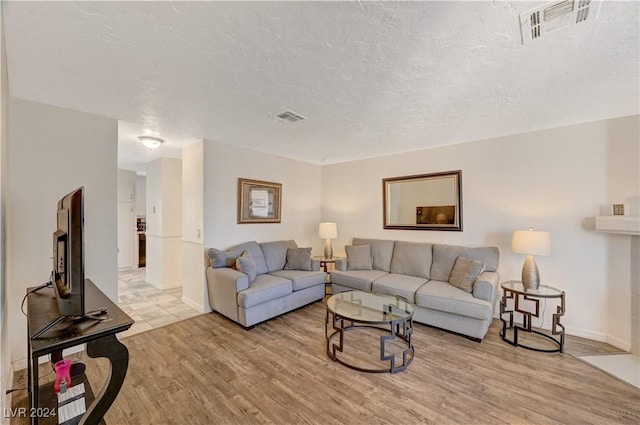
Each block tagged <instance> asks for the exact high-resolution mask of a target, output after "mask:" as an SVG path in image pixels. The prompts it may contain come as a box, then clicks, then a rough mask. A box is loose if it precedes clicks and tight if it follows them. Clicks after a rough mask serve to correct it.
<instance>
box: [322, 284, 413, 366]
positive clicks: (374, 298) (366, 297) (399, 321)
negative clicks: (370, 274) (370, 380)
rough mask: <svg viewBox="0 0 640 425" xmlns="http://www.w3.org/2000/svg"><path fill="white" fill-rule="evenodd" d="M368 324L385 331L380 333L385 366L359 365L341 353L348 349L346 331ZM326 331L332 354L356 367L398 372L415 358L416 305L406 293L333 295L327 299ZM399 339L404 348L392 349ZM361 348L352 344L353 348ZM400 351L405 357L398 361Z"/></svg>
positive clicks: (344, 362) (370, 326) (353, 292)
mask: <svg viewBox="0 0 640 425" xmlns="http://www.w3.org/2000/svg"><path fill="white" fill-rule="evenodd" d="M367 328H368V329H375V330H376V331H380V332H382V333H383V334H382V335H380V362H382V363H383V364H384V367H380V368H368V367H363V366H358V365H357V364H354V362H353V360H350V359H347V358H345V357H343V356H342V355H341V353H344V350H345V333H346V332H347V331H358V330H360V332H363V330H364V329H367ZM324 331H325V338H326V342H327V355H328V356H329V358H331V359H332V360H333V361H335V362H338V363H341V364H343V365H345V366H347V367H350V368H352V369H355V370H359V371H362V372H374V373H382V372H390V373H396V372H401V371H403V370H405V369H406V368H407V366H409V365H410V364H411V362H412V361H413V357H414V349H413V343H412V342H411V335H412V333H413V308H412V307H411V305H410V304H409V302H408V301H407V300H406V299H404V298H402V297H397V296H393V295H385V294H377V293H375V292H363V291H348V292H341V293H339V294H336V295H333V296H331V297H330V298H329V299H328V300H327V315H326V319H325V326H324ZM399 342H400V343H401V345H402V347H401V349H400V350H399V351H398V350H396V351H398V352H397V353H393V352H391V351H392V349H391V348H392V346H393V347H396V346H397V345H398V343H399ZM357 348H358V347H353V346H352V347H350V350H351V349H354V350H355V349H357ZM396 355H398V357H400V356H401V357H402V363H401V364H399V365H396V363H399V362H396ZM387 362H388V363H387ZM387 364H388V366H387Z"/></svg>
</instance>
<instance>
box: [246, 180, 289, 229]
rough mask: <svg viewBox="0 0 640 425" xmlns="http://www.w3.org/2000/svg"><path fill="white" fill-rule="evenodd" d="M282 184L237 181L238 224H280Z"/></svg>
mask: <svg viewBox="0 0 640 425" xmlns="http://www.w3.org/2000/svg"><path fill="white" fill-rule="evenodd" d="M281 205H282V184H280V183H272V182H266V181H261V180H251V179H243V178H239V179H238V224H248V223H280V211H281Z"/></svg>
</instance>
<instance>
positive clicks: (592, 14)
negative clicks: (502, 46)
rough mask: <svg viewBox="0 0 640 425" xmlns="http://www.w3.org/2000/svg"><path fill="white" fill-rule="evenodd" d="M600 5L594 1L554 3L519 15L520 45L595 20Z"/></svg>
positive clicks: (580, 0) (572, 0)
mask: <svg viewBox="0 0 640 425" xmlns="http://www.w3.org/2000/svg"><path fill="white" fill-rule="evenodd" d="M600 3H601V2H600V1H595V0H593V1H592V0H564V1H556V2H553V3H547V4H546V5H544V6H540V7H537V8H535V9H531V10H529V11H527V12H524V13H521V14H520V30H521V32H522V43H523V44H528V43H531V42H532V41H535V40H537V39H539V38H541V37H542V36H544V35H546V34H549V33H552V32H554V31H557V30H559V29H562V28H566V27H569V26H571V25H575V24H579V23H580V22H584V21H586V20H587V19H589V20H593V19H595V18H596V17H597V15H598V11H599V9H600Z"/></svg>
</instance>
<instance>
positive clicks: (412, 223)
mask: <svg viewBox="0 0 640 425" xmlns="http://www.w3.org/2000/svg"><path fill="white" fill-rule="evenodd" d="M382 197H383V208H384V211H383V217H384V218H383V220H384V223H383V227H384V228H385V229H400V230H449V231H462V170H456V171H446V172H441V173H432V174H420V175H414V176H402V177H390V178H386V179H383V180H382Z"/></svg>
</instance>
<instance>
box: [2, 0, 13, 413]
mask: <svg viewBox="0 0 640 425" xmlns="http://www.w3.org/2000/svg"><path fill="white" fill-rule="evenodd" d="M2 14H3V8H2V7H0V396H1V400H2V401H0V410H1V411H2V412H3V413H4V412H6V411H7V410H6V409H7V408H9V407H11V406H10V405H9V402H10V400H11V397H5V396H4V394H5V391H6V390H7V389H9V388H11V384H12V382H11V352H10V350H9V348H10V347H11V327H10V324H9V317H10V316H9V302H8V297H7V295H8V289H7V286H8V284H7V267H6V265H7V263H6V260H7V255H6V238H5V234H6V193H7V187H8V184H7V152H6V147H7V99H8V96H9V77H8V75H7V55H6V50H5V38H4V22H3V18H2ZM6 416H8V415H4V414H3V415H2V419H0V421H1V423H2V424H8V423H9V418H7V417H6Z"/></svg>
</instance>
